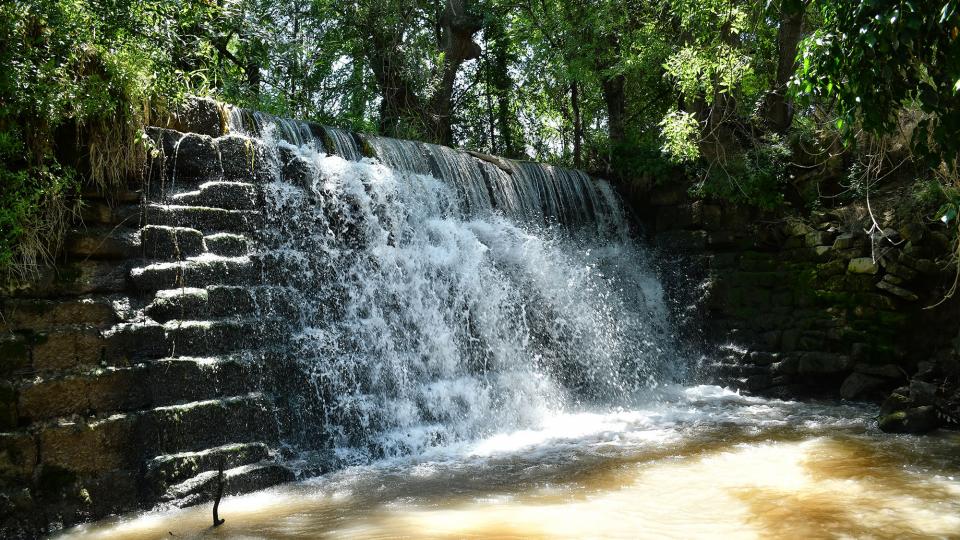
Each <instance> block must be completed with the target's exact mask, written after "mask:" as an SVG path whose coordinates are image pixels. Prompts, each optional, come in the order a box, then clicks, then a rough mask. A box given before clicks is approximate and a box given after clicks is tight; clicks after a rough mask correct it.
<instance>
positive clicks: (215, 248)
mask: <svg viewBox="0 0 960 540" xmlns="http://www.w3.org/2000/svg"><path fill="white" fill-rule="evenodd" d="M203 241H204V244H205V245H206V246H207V249H208V250H209V251H210V252H211V253H213V254H215V255H220V256H221V257H242V256H244V255H247V254H248V253H249V251H250V250H249V247H248V245H247V239H246V237H244V236H243V235H240V234H232V233H217V234H211V235H209V236H206V237H204V239H203Z"/></svg>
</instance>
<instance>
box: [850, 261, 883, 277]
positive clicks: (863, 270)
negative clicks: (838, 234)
mask: <svg viewBox="0 0 960 540" xmlns="http://www.w3.org/2000/svg"><path fill="white" fill-rule="evenodd" d="M879 270H880V267H879V266H878V265H877V263H876V261H874V260H873V259H872V258H871V257H857V258H856V259H850V263H848V264H847V272H850V273H851V274H876V273H877V272H878V271H879Z"/></svg>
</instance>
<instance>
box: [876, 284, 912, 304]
mask: <svg viewBox="0 0 960 540" xmlns="http://www.w3.org/2000/svg"><path fill="white" fill-rule="evenodd" d="M877 288H878V289H880V290H882V291H886V292H888V293H890V294H892V295H894V296H896V297H897V298H900V299H901V300H905V301H907V302H916V301H917V300H919V297H918V296H917V295H916V294H915V293H913V292H911V291H909V290H907V289H904V288H903V287H900V286H898V285H894V284H892V283H890V282H889V281H880V282H879V283H877Z"/></svg>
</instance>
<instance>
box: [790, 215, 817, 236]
mask: <svg viewBox="0 0 960 540" xmlns="http://www.w3.org/2000/svg"><path fill="white" fill-rule="evenodd" d="M783 232H784V234H786V235H787V236H806V235H807V233H811V232H813V228H811V227H810V226H809V225H807V224H806V223H804V222H803V221H801V220H799V219H787V222H786V224H785V225H784V226H783Z"/></svg>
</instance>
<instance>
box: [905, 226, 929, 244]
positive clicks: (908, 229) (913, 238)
mask: <svg viewBox="0 0 960 540" xmlns="http://www.w3.org/2000/svg"><path fill="white" fill-rule="evenodd" d="M925 232H926V229H925V228H924V226H923V225H922V224H920V223H908V224H906V225H904V226H903V227H901V228H900V236H901V237H903V239H905V240H908V241H910V242H913V243H917V242H919V241H921V240H923V235H924V233H925Z"/></svg>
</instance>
